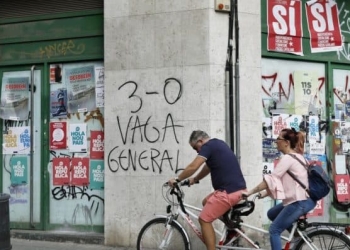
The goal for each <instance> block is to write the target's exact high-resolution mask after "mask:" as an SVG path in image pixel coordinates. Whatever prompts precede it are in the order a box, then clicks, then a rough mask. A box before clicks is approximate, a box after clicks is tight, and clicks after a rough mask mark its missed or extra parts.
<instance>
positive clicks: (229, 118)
mask: <svg viewBox="0 0 350 250" xmlns="http://www.w3.org/2000/svg"><path fill="white" fill-rule="evenodd" d="M233 2H234V0H230V6H231V10H230V12H229V25H228V44H227V58H226V66H225V96H226V142H227V144H228V145H229V146H230V147H231V149H232V151H234V133H233V121H234V118H233V63H232V50H233V20H234V10H233Z"/></svg>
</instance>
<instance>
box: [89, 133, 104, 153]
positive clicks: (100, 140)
mask: <svg viewBox="0 0 350 250" xmlns="http://www.w3.org/2000/svg"><path fill="white" fill-rule="evenodd" d="M104 152H105V150H104V133H103V131H90V158H91V159H103V156H104Z"/></svg>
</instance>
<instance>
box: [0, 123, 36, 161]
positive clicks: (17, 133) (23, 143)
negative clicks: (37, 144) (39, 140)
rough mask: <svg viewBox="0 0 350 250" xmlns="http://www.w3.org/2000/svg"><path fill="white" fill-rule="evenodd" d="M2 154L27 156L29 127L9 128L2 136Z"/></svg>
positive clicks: (28, 150)
mask: <svg viewBox="0 0 350 250" xmlns="http://www.w3.org/2000/svg"><path fill="white" fill-rule="evenodd" d="M3 140H4V142H3V151H2V152H3V154H29V152H30V129H29V127H27V126H26V127H9V128H8V130H7V133H6V134H5V133H4V134H3Z"/></svg>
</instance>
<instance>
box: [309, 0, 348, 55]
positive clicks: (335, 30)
mask: <svg viewBox="0 0 350 250" xmlns="http://www.w3.org/2000/svg"><path fill="white" fill-rule="evenodd" d="M305 8H306V19H307V23H308V28H309V33H310V47H311V52H312V53H317V52H328V51H338V50H340V49H341V48H342V35H341V29H340V23H339V15H338V7H337V3H336V2H335V1H333V0H329V1H324V0H312V1H308V2H306V5H305Z"/></svg>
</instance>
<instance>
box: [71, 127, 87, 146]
mask: <svg viewBox="0 0 350 250" xmlns="http://www.w3.org/2000/svg"><path fill="white" fill-rule="evenodd" d="M86 151H87V138H86V123H84V124H69V152H86Z"/></svg>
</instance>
